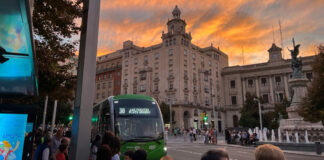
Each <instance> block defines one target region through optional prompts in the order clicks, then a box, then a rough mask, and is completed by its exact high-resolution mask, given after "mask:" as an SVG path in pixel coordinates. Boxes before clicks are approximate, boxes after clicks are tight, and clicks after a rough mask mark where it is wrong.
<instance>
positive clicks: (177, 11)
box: [172, 5, 181, 18]
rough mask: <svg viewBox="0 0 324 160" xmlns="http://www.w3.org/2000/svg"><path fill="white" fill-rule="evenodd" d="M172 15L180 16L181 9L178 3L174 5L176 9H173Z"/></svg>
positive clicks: (174, 16)
mask: <svg viewBox="0 0 324 160" xmlns="http://www.w3.org/2000/svg"><path fill="white" fill-rule="evenodd" d="M172 15H173V18H180V15H181V11H180V9H179V8H178V6H177V5H176V6H175V7H174V9H173V11H172Z"/></svg>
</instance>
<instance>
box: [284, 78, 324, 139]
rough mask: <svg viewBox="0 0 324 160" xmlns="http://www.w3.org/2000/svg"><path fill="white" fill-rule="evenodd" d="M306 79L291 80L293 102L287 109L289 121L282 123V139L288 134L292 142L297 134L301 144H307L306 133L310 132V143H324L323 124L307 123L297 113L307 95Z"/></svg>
mask: <svg viewBox="0 0 324 160" xmlns="http://www.w3.org/2000/svg"><path fill="white" fill-rule="evenodd" d="M307 82H308V79H306V78H294V79H291V80H289V82H288V83H289V86H290V88H291V89H292V92H291V94H293V96H292V100H291V104H290V106H289V107H288V108H287V112H288V119H282V120H281V121H280V127H279V129H280V131H281V134H282V137H285V136H283V135H285V134H286V132H288V135H289V137H290V140H295V133H298V135H299V137H300V140H301V142H305V131H306V130H307V132H308V137H309V140H310V141H313V142H314V141H324V126H323V125H322V123H321V122H318V123H311V122H306V121H304V119H303V118H302V117H301V116H299V115H298V113H297V111H298V108H299V105H300V103H301V102H302V100H303V97H305V95H306V93H307V85H306V84H307Z"/></svg>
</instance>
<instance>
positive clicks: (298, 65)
mask: <svg viewBox="0 0 324 160" xmlns="http://www.w3.org/2000/svg"><path fill="white" fill-rule="evenodd" d="M292 42H293V45H294V50H290V49H289V48H288V50H289V51H290V54H291V68H292V70H293V73H292V78H303V73H302V67H303V65H302V59H301V58H297V56H298V54H299V47H300V44H297V45H295V40H294V38H293V39H292Z"/></svg>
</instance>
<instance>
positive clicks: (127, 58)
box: [95, 6, 228, 128]
mask: <svg viewBox="0 0 324 160" xmlns="http://www.w3.org/2000/svg"><path fill="white" fill-rule="evenodd" d="M172 15H173V17H172V19H171V20H168V22H167V32H166V33H165V32H164V31H162V36H161V38H162V42H161V43H159V44H156V45H153V46H149V47H139V46H136V45H135V44H133V42H132V41H125V42H124V43H123V48H122V49H120V50H117V51H116V52H113V53H110V54H108V55H104V56H101V57H98V66H99V68H100V66H101V65H103V66H105V65H104V64H103V61H104V60H102V59H105V56H108V57H107V58H108V59H107V60H108V62H109V63H112V57H120V58H119V59H120V60H121V64H122V65H121V70H122V71H121V73H122V74H121V94H144V95H148V96H152V97H154V98H155V99H156V100H157V101H158V102H159V103H162V102H165V103H167V104H168V103H169V102H172V104H173V105H172V107H173V108H172V110H173V111H174V113H175V115H174V124H173V126H174V127H179V128H189V127H201V126H202V124H203V123H202V121H201V117H200V115H201V113H203V112H204V113H207V114H208V125H209V126H216V125H217V124H215V122H216V121H217V120H216V117H217V116H214V114H213V113H214V112H213V109H214V107H216V106H217V105H220V102H221V100H220V99H221V95H222V93H221V73H220V71H221V69H222V68H224V67H226V66H228V56H227V55H226V54H225V53H224V52H222V51H221V50H220V49H219V48H215V47H213V45H211V46H209V47H206V48H201V47H199V46H197V45H194V44H193V43H192V42H191V40H192V36H191V33H190V32H186V22H185V21H184V20H183V19H181V11H180V10H179V8H178V7H177V6H176V7H175V8H174V10H173V12H172ZM99 59H101V60H99ZM99 70H100V69H99ZM99 70H97V75H98V74H100V73H101V72H98V71H99ZM100 83H102V82H100V81H97V85H98V84H100ZM101 85H102V84H101ZM98 86H99V85H98ZM98 88H99V87H98ZM98 93H99V97H101V96H106V97H107V96H109V94H107V95H101V96H100V94H101V92H100V91H98V90H97V91H96V93H95V94H98ZM96 96H98V95H96Z"/></svg>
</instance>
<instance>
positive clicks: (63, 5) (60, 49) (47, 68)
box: [33, 0, 82, 102]
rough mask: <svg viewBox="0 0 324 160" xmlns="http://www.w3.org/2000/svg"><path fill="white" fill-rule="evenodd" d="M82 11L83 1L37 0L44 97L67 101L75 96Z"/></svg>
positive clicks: (37, 37)
mask: <svg viewBox="0 0 324 160" xmlns="http://www.w3.org/2000/svg"><path fill="white" fill-rule="evenodd" d="M81 15H82V12H81V6H80V3H79V2H74V1H69V0H55V1H53V0H35V2H34V12H33V26H34V39H35V49H36V58H37V60H36V62H37V63H36V64H37V69H38V84H39V94H40V97H41V98H42V97H45V95H49V97H50V98H53V99H58V100H59V101H62V102H67V101H68V100H71V99H72V98H73V90H74V86H75V78H74V76H73V75H72V73H71V72H70V71H71V69H72V67H73V65H74V64H73V62H72V63H71V62H70V61H67V60H69V59H71V58H72V57H73V56H75V52H76V47H77V44H78V40H73V39H72V37H73V36H76V35H78V33H79V31H80V27H79V25H78V24H77V23H76V20H77V18H80V17H81Z"/></svg>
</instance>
